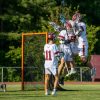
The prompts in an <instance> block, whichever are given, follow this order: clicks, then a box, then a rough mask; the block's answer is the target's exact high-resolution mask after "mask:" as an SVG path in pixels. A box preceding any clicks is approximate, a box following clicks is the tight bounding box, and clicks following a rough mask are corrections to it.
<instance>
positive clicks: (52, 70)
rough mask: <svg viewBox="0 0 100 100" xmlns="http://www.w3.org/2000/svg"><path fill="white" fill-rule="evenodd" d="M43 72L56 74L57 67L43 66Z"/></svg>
mask: <svg viewBox="0 0 100 100" xmlns="http://www.w3.org/2000/svg"><path fill="white" fill-rule="evenodd" d="M45 74H49V75H51V74H53V75H54V76H55V75H56V74H58V69H57V68H45Z"/></svg>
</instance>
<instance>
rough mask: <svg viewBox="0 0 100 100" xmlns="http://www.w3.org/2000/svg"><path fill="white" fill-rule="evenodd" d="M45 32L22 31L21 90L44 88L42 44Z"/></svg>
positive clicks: (45, 36)
mask: <svg viewBox="0 0 100 100" xmlns="http://www.w3.org/2000/svg"><path fill="white" fill-rule="evenodd" d="M46 42H47V32H43V33H22V90H35V89H43V88H44V85H43V84H44V56H43V50H44V45H45V43H46Z"/></svg>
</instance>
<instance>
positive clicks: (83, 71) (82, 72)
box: [0, 67, 92, 82]
mask: <svg viewBox="0 0 100 100" xmlns="http://www.w3.org/2000/svg"><path fill="white" fill-rule="evenodd" d="M26 70H27V75H25V78H26V79H27V81H28V79H29V82H30V81H31V80H32V82H36V81H38V80H39V81H41V80H43V77H42V76H43V72H44V71H43V70H41V71H40V70H39V69H38V68H34V67H27V68H26ZM76 71H77V73H76V74H74V75H72V76H70V77H67V78H65V80H66V81H80V82H83V81H92V80H91V70H90V68H88V67H76ZM41 74H42V75H41ZM0 82H21V67H0Z"/></svg>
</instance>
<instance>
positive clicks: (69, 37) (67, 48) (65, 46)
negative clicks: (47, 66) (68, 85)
mask: <svg viewBox="0 0 100 100" xmlns="http://www.w3.org/2000/svg"><path fill="white" fill-rule="evenodd" d="M72 28H73V27H72V23H71V21H68V22H67V23H66V29H65V30H62V31H61V32H60V33H59V36H58V37H59V39H60V45H59V48H60V49H59V50H60V52H63V53H64V56H62V58H61V63H60V65H59V67H58V75H59V77H60V74H61V71H62V69H63V67H64V64H65V63H66V64H67V67H70V68H71V71H70V72H69V73H68V75H71V74H74V73H76V71H75V63H74V60H73V54H74V52H73V50H74V49H73V48H74V47H73V46H74V42H75V39H76V37H75V34H74V30H73V29H72Z"/></svg>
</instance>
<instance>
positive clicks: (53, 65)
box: [44, 33, 59, 95]
mask: <svg viewBox="0 0 100 100" xmlns="http://www.w3.org/2000/svg"><path fill="white" fill-rule="evenodd" d="M54 41H55V34H53V33H49V34H48V43H47V44H45V45H44V55H45V63H44V67H45V95H48V94H49V80H50V75H51V74H52V75H54V77H55V80H54V88H53V91H52V95H56V89H57V85H58V68H57V67H58V61H59V51H58V47H57V45H56V44H55V43H54Z"/></svg>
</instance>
